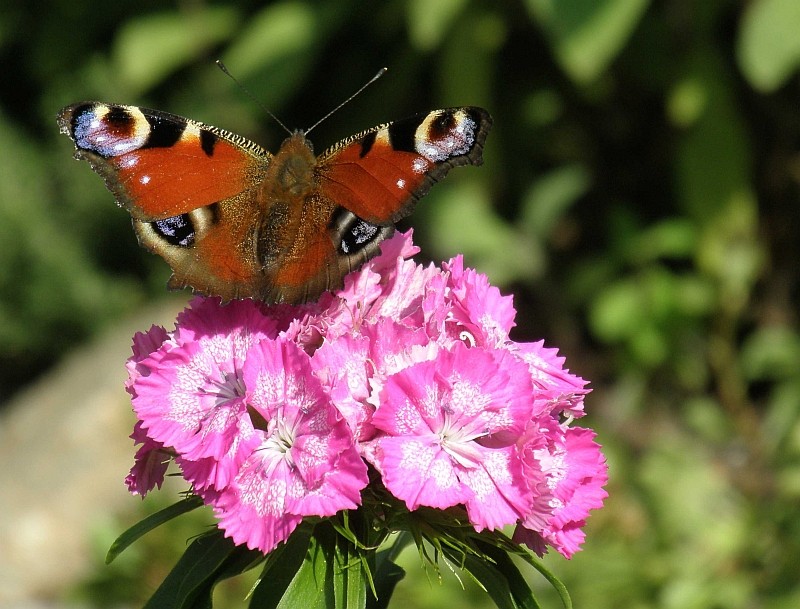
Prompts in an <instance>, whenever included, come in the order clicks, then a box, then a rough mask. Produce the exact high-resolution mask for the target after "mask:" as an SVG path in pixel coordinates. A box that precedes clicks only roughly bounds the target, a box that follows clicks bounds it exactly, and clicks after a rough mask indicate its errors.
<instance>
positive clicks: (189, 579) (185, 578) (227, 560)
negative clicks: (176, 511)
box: [145, 530, 255, 609]
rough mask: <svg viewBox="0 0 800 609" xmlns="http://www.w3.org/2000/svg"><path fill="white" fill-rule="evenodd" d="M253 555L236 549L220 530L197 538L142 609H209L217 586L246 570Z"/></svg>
mask: <svg viewBox="0 0 800 609" xmlns="http://www.w3.org/2000/svg"><path fill="white" fill-rule="evenodd" d="M254 555H255V553H254V552H252V551H251V550H248V549H247V548H245V547H242V546H238V547H237V546H235V545H234V543H233V542H232V541H231V540H230V539H227V538H225V537H223V533H222V531H219V530H216V531H214V533H212V534H210V535H204V536H202V537H198V538H197V539H195V540H194V541H193V542H192V543H191V545H190V546H189V547H188V548H187V549H186V552H184V554H183V556H181V558H180V560H179V561H178V564H176V565H175V567H174V568H173V569H172V571H171V572H170V574H169V575H167V577H166V579H165V580H164V581H163V582H162V584H161V586H159V588H158V590H156V592H155V594H153V596H152V597H150V600H149V601H147V604H146V605H145V609H206V608H209V609H210V607H211V593H212V591H213V589H214V586H215V585H216V583H217V582H218V581H219V580H220V579H224V578H226V577H230V576H232V575H236V574H238V573H241V572H242V571H243V570H246V568H249V566H251V565H252V564H253V559H254Z"/></svg>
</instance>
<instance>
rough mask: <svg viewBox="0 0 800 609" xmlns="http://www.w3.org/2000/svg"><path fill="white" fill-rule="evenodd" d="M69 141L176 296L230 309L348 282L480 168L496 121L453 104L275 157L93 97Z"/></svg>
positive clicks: (241, 141) (205, 128)
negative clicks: (424, 204) (431, 196)
mask: <svg viewBox="0 0 800 609" xmlns="http://www.w3.org/2000/svg"><path fill="white" fill-rule="evenodd" d="M58 124H59V127H60V129H61V132H62V133H64V134H66V135H68V136H69V137H70V138H71V139H72V140H73V142H74V143H75V148H76V151H75V157H76V158H77V159H83V160H86V161H88V162H89V164H90V165H91V167H92V169H94V171H96V172H97V173H98V174H100V175H101V176H102V177H103V179H104V180H105V183H106V186H107V187H108V189H109V190H110V191H111V192H112V193H113V194H114V196H115V197H116V199H117V203H118V204H119V205H120V206H121V207H124V208H125V209H127V210H128V212H129V213H130V214H131V217H132V221H133V227H134V230H135V232H136V235H137V237H138V239H139V243H140V244H141V245H142V246H143V247H145V248H147V249H148V250H150V251H152V252H154V253H156V254H158V255H160V256H161V257H163V258H164V259H165V260H166V261H167V263H168V264H169V265H170V267H172V276H171V278H170V280H169V283H168V286H169V287H170V288H172V289H181V288H184V287H187V286H188V287H191V288H192V289H193V290H194V291H195V292H197V293H200V294H205V295H208V296H220V297H221V298H222V299H223V300H224V301H228V300H231V299H236V298H254V299H258V300H262V301H265V302H269V303H301V302H307V301H310V300H313V299H315V298H317V297H318V296H319V295H320V294H321V293H322V292H324V291H326V290H333V289H336V288H339V287H341V286H342V283H343V278H344V276H345V275H346V274H347V273H349V272H350V271H352V270H354V269H356V268H358V267H359V266H360V265H361V264H362V263H363V262H364V261H366V260H368V259H369V258H370V257H372V256H374V255H375V254H377V253H378V251H379V248H378V245H379V243H380V242H381V241H382V240H384V239H386V238H387V237H389V236H390V235H391V234H392V233H393V231H394V225H395V223H396V222H397V221H398V220H400V219H401V218H403V217H404V216H406V215H408V214H409V213H411V211H412V209H413V208H414V205H415V204H416V202H417V201H418V200H419V199H420V198H421V197H423V196H424V195H425V194H426V193H427V192H428V191H429V190H430V188H431V186H433V185H434V184H435V183H436V182H438V181H439V180H441V179H442V178H443V177H444V176H445V175H446V174H447V172H448V171H449V170H450V169H451V168H452V167H456V166H459V165H480V164H482V162H483V158H482V150H483V145H484V142H485V140H486V136H487V134H488V132H489V129H490V127H491V125H492V118H491V117H490V116H489V113H488V112H487V111H486V110H484V109H482V108H477V107H462V108H448V109H443V110H434V111H432V112H428V113H424V114H418V115H415V116H412V117H410V118H406V119H403V120H399V121H395V122H392V123H386V124H383V125H379V126H377V127H373V128H372V129H368V130H366V131H362V132H361V133H358V134H357V135H353V136H352V137H349V138H346V139H344V140H342V141H341V142H339V143H338V144H336V145H334V146H333V147H331V148H329V149H328V150H327V151H325V152H323V153H322V154H321V155H320V156H315V155H314V152H313V148H312V145H311V142H310V141H309V140H308V139H307V137H306V133H305V132H304V131H300V130H297V131H294V132H293V133H291V135H290V136H289V137H288V138H287V139H286V140H285V141H284V142H283V143H282V144H281V146H280V148H279V149H278V152H277V153H275V154H270V153H269V152H267V151H266V150H264V149H263V148H261V147H260V146H259V145H258V144H255V143H253V142H251V141H250V140H248V139H246V138H244V137H242V136H240V135H236V134H235V133H231V132H229V131H225V130H223V129H219V128H217V127H212V126H210V125H206V124H204V123H201V122H198V121H193V120H189V119H187V118H183V117H181V116H178V115H175V114H169V113H167V112H161V111H159V110H149V109H147V108H140V107H137V106H122V105H115V104H108V103H102V102H96V101H89V102H82V103H77V104H73V105H70V106H67V107H66V108H63V109H62V110H61V111H60V112H59V114H58Z"/></svg>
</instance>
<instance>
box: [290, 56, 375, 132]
mask: <svg viewBox="0 0 800 609" xmlns="http://www.w3.org/2000/svg"><path fill="white" fill-rule="evenodd" d="M388 70H389V68H381V69H380V70H378V73H377V74H376V75H375V76H373V77H372V78H370V79H369V80H368V81H367V82H365V83H364V84H363V85H361V88H359V90H358V91H356V92H355V93H353V94H352V95H351V96H350V97H348V98H347V99H346V100H344V101H343V102H342V103H341V104H339V105H338V106H336V107H335V108H334V109H333V110H331V111H330V112H328V113H327V114H326V115H325V116H323V117H322V118H321V119H319V120H318V121H317V122H316V123H314V124H313V125H311V126H310V127H309V128H308V129H306V130H305V135H308V134H309V133H311V130H312V129H315V128H316V127H317V126H318V125H319V124H320V123H321V122H323V121H325V120H327V119H328V118H330V116H331V115H332V114H334V113H335V112H338V111H339V109H340V108H341V107H342V106H345V105H347V104H349V103H350V102H351V101H352V100H353V98H354V97H356V96H357V95H359V94H360V93H361V92H362V91H363V90H364V89H366V88H367V87H368V86H370V85H371V84H372V83H374V82H375V81H376V80H378V79H379V78H380V77H381V76H383V75H384V74H386V72H387V71H388Z"/></svg>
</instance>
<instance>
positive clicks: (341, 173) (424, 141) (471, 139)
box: [315, 107, 492, 282]
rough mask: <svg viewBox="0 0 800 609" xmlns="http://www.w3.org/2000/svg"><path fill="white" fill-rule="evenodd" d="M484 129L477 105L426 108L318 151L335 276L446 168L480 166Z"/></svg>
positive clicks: (371, 249)
mask: <svg viewBox="0 0 800 609" xmlns="http://www.w3.org/2000/svg"><path fill="white" fill-rule="evenodd" d="M491 126H492V118H491V116H490V115H489V113H488V112H487V111H486V110H484V109H483V108H477V107H462V108H447V109H443V110H434V111H432V112H428V113H425V114H417V115H415V116H411V117H409V118H406V119H403V120H399V121H395V122H393V123H387V124H385V125H379V126H378V127H374V128H373V129H369V130H367V131H364V132H362V133H359V134H357V135H355V136H353V137H351V138H348V139H346V140H344V141H342V142H340V143H339V144H337V145H336V146H334V147H333V148H331V149H330V150H328V151H326V152H325V153H323V154H322V155H321V156H320V157H319V159H318V161H317V167H316V170H315V172H316V176H317V181H318V184H319V191H318V193H319V195H321V198H323V199H324V200H326V201H328V202H329V203H328V206H329V207H330V208H331V209H332V210H333V211H332V217H331V221H330V223H329V230H330V231H331V232H332V239H333V244H334V246H333V247H334V249H335V253H334V252H331V253H330V257H331V258H333V257H334V256H335V259H336V264H337V266H338V274H339V275H340V276H344V275H345V274H346V273H347V272H349V271H350V270H351V269H353V268H357V267H358V265H359V264H361V263H362V262H363V261H364V260H367V259H369V258H370V257H372V256H374V255H375V254H376V253H377V252H378V245H379V243H380V242H381V241H382V240H383V239H385V238H386V237H388V236H389V235H391V233H392V231H393V227H394V223H395V222H397V221H398V220H400V219H401V218H402V217H404V216H406V215H408V214H410V213H411V211H412V210H413V208H414V205H415V204H416V202H417V201H418V200H419V199H420V198H422V197H423V196H424V195H425V194H427V192H428V191H429V190H430V189H431V187H432V186H433V185H434V184H435V183H436V182H438V181H439V180H441V179H442V178H444V176H445V175H447V172H448V171H450V169H451V168H453V167H457V166H459V165H480V164H482V163H483V157H482V151H483V145H484V142H485V141H486V136H487V135H488V133H489V129H490V128H491ZM320 232H321V231H320ZM337 281H338V282H340V281H341V279H338V280H337Z"/></svg>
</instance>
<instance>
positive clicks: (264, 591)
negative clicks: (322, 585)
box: [250, 525, 313, 609]
mask: <svg viewBox="0 0 800 609" xmlns="http://www.w3.org/2000/svg"><path fill="white" fill-rule="evenodd" d="M312 530H313V529H312V528H311V527H303V526H302V525H301V527H299V528H298V529H297V530H296V531H295V532H294V533H292V535H291V536H290V537H289V539H288V540H287V541H286V543H285V544H284V545H282V546H279V547H277V548H276V549H274V550H273V551H272V552H270V553H269V555H268V556H267V560H266V564H265V565H264V570H263V571H262V573H261V577H260V579H259V582H258V584H257V585H256V588H255V590H254V592H253V595H252V597H251V600H250V607H251V608H252V609H274V608H275V607H277V606H278V603H279V602H280V600H281V599H282V598H283V596H284V595H285V594H286V590H287V589H288V587H289V584H291V582H292V580H293V579H294V577H295V575H297V572H298V570H299V569H300V567H301V565H302V564H303V560H304V559H305V557H306V553H307V552H308V549H309V543H310V541H311V532H312Z"/></svg>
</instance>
